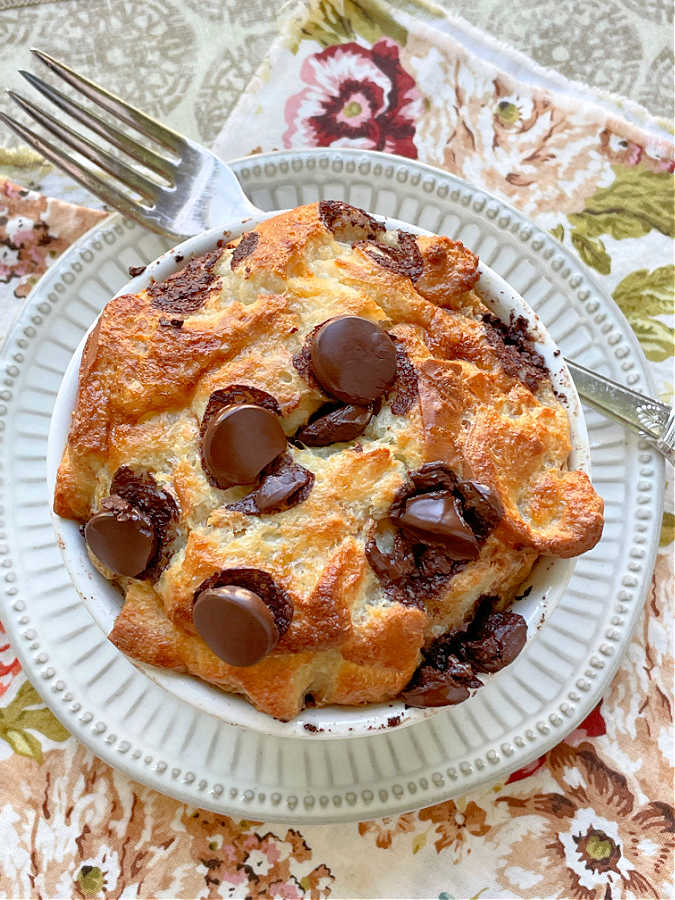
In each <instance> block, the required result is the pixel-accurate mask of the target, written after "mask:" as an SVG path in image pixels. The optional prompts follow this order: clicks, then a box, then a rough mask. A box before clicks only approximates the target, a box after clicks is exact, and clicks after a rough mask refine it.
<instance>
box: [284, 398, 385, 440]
mask: <svg viewBox="0 0 675 900" xmlns="http://www.w3.org/2000/svg"><path fill="white" fill-rule="evenodd" d="M372 414H373V405H372V404H371V405H370V406H353V405H351V404H347V405H346V406H337V407H336V406H335V404H328V405H326V406H322V407H321V408H320V409H318V410H317V411H316V413H315V414H314V415H313V416H312V417H311V419H310V420H309V422H308V423H307V425H304V426H303V427H302V428H300V429H299V431H298V432H297V434H296V435H295V440H296V441H297V442H298V443H299V444H304V445H305V446H306V447H327V446H328V445H329V444H338V443H341V442H344V441H353V440H354V438H357V437H358V436H359V435H360V434H363V432H364V431H365V430H366V428H367V427H368V423H369V422H370V419H371V416H372Z"/></svg>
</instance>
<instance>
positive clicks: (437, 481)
mask: <svg viewBox="0 0 675 900" xmlns="http://www.w3.org/2000/svg"><path fill="white" fill-rule="evenodd" d="M479 488H480V490H479ZM465 495H466V497H467V498H468V500H467V503H466V506H465V505H464V504H465V501H464V497H465ZM425 504H426V506H429V505H430V506H431V507H433V509H432V512H434V510H435V513H436V514H434V515H432V516H431V518H430V517H429V515H427V513H428V512H429V510H428V509H426V508H425V507H424V505H425ZM481 504H485V509H483V507H482V505H481ZM422 514H424V515H422ZM501 515H502V513H501V506H498V504H497V501H496V498H494V497H493V495H492V494H491V492H490V491H489V490H487V488H485V487H484V485H476V484H474V483H473V482H461V481H459V479H458V478H457V476H456V475H455V473H454V472H453V471H452V470H451V469H448V468H447V466H445V465H443V463H440V462H431V463H426V464H425V465H423V466H422V467H421V468H420V469H418V470H417V471H416V472H411V473H410V475H409V481H408V482H407V483H406V484H404V485H403V487H402V488H401V489H400V490H399V491H398V492H397V494H396V496H395V497H394V502H393V503H392V505H391V509H390V519H389V520H384V522H381V523H378V525H377V526H376V528H375V530H374V531H373V533H372V534H371V536H370V538H369V539H368V541H367V542H366V547H365V553H366V558H367V559H368V562H369V563H370V566H371V568H372V569H373V571H374V572H375V574H376V575H377V577H378V579H379V580H380V583H381V585H382V588H383V590H384V591H385V593H386V594H387V596H388V597H390V598H391V599H392V600H395V601H398V602H400V603H403V604H405V605H408V606H410V605H412V606H418V607H420V608H424V604H425V602H426V601H427V600H429V599H431V598H432V597H433V596H434V595H435V594H437V593H438V592H439V591H441V590H443V589H444V588H445V586H446V585H447V583H448V581H449V580H450V579H451V578H452V577H453V576H454V575H456V574H457V572H460V571H461V570H462V569H463V568H464V567H465V566H466V565H467V564H468V562H469V561H470V560H471V559H475V558H476V556H477V555H478V553H479V552H480V546H481V544H483V543H484V542H485V540H487V537H488V536H489V534H490V532H491V531H492V529H493V528H494V526H495V525H496V523H497V522H498V521H499V518H501ZM422 518H424V519H425V520H426V521H425V522H422V521H421V519H422ZM444 519H445V521H444ZM423 524H424V525H425V527H424V528H422V527H420V526H421V525H423ZM446 525H449V533H444V532H448V528H446ZM396 526H400V530H398V529H397V528H396ZM474 526H475V527H474ZM392 532H393V536H392ZM439 532H440V533H439ZM383 535H388V540H386V542H385V546H383V541H382V537H383Z"/></svg>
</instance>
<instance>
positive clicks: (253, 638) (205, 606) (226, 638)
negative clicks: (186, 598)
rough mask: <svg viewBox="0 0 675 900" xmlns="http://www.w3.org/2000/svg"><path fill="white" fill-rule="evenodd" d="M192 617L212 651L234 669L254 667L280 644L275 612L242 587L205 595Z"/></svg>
mask: <svg viewBox="0 0 675 900" xmlns="http://www.w3.org/2000/svg"><path fill="white" fill-rule="evenodd" d="M192 616H193V620H194V623H195V628H196V629H197V631H198V632H199V634H200V635H201V637H202V638H203V639H204V641H205V642H206V643H207V644H208V646H209V648H210V649H211V650H212V651H213V653H215V654H216V656H218V657H219V658H220V659H223V660H225V662H226V663H228V664H229V665H231V666H252V665H255V663H257V662H260V660H261V659H264V658H265V657H266V656H268V655H269V653H271V651H272V650H273V649H274V648H275V647H276V645H277V643H278V641H279V629H278V628H277V626H276V623H275V621H274V614H273V613H272V610H271V609H270V608H269V606H267V604H266V603H265V602H264V600H263V599H262V598H261V597H259V596H258V594H256V593H254V592H253V591H250V590H248V588H244V587H240V586H239V585H233V584H226V585H223V587H218V588H208V589H207V590H205V591H202V592H201V594H199V596H198V597H197V599H196V600H195V604H194V609H193V612H192Z"/></svg>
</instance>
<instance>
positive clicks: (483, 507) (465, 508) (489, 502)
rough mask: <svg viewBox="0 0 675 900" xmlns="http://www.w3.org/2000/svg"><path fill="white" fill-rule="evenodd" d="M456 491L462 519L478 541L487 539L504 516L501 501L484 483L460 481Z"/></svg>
mask: <svg viewBox="0 0 675 900" xmlns="http://www.w3.org/2000/svg"><path fill="white" fill-rule="evenodd" d="M457 492H458V493H459V495H460V497H461V501H462V512H463V514H464V519H465V520H466V521H467V522H468V524H469V525H470V526H471V530H472V531H473V533H474V534H475V535H476V537H477V538H478V540H479V541H481V542H483V541H486V540H487V539H488V537H489V536H490V534H491V533H492V532H493V531H494V530H495V528H496V527H497V525H499V523H500V521H501V520H502V518H503V516H504V509H503V507H502V504H501V501H500V499H499V497H498V496H497V494H495V493H494V491H491V490H490V488H489V487H488V486H487V485H486V484H481V483H480V482H478V481H460V482H459V483H458V485H457Z"/></svg>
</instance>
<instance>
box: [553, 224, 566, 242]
mask: <svg viewBox="0 0 675 900" xmlns="http://www.w3.org/2000/svg"><path fill="white" fill-rule="evenodd" d="M550 233H551V235H552V236H553V237H554V238H555V239H556V241H560V243H562V241H563V238H564V237H565V229H564V228H563V227H562V225H556V226H555V228H551V231H550Z"/></svg>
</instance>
